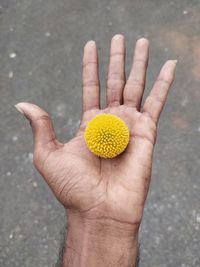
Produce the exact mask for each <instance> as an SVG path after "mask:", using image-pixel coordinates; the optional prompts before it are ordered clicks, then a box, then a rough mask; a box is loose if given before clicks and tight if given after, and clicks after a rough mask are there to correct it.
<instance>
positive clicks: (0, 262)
mask: <svg viewBox="0 0 200 267" xmlns="http://www.w3.org/2000/svg"><path fill="white" fill-rule="evenodd" d="M199 14H200V1H199V0H196V1H195V0H188V1H186V0H177V1H161V0H160V1H159V0H152V1H141V0H140V1H139V0H124V1H119V0H111V1H106V0H101V1H97V0H93V1H92V0H90V1H81V0H56V1H55V0H47V1H44V0H0V87H1V91H0V92H1V94H0V166H1V167H0V170H1V179H0V236H1V239H0V266H2V267H7V266H9V267H15V266H30V267H35V266H37V267H45V266H54V264H55V262H56V260H57V256H58V249H59V244H60V241H61V239H62V235H61V234H60V232H61V231H62V230H63V227H64V225H65V219H64V211H63V209H62V207H61V206H60V205H59V204H58V203H57V201H56V200H55V199H54V197H53V196H52V193H51V192H50V191H49V189H48V187H47V185H46V184H45V182H44V181H43V179H42V178H41V177H40V175H39V174H38V173H37V172H36V171H35V170H34V168H33V165H32V135H31V130H30V127H29V125H28V123H27V121H25V119H24V118H23V117H22V116H21V115H20V114H19V113H18V112H17V111H15V109H14V107H13V105H14V104H16V103H17V102H19V101H30V102H33V103H37V104H38V105H40V106H41V107H43V108H44V109H46V110H47V111H48V112H49V113H50V114H51V116H52V118H53V120H54V123H55V128H56V131H57V134H58V136H59V138H60V139H61V140H63V141H64V140H68V139H69V138H70V137H71V136H72V134H73V132H74V130H75V129H76V127H77V125H78V123H79V116H80V111H81V65H80V64H81V57H82V50H83V46H84V44H85V42H86V41H87V40H89V39H94V40H96V41H97V43H98V46H99V49H100V64H101V77H102V88H105V75H106V70H107V62H108V51H109V42H110V39H111V37H112V36H113V35H114V34H116V33H122V34H124V35H125V37H126V41H127V72H128V70H129V69H130V63H131V58H132V50H133V43H134V42H135V41H136V40H137V38H138V37H140V36H144V37H147V38H149V40H150V42H151V56H150V64H149V70H148V83H147V88H146V92H148V91H149V89H150V88H151V86H152V83H153V81H154V79H155V77H156V75H157V73H158V71H159V68H160V67H161V65H162V64H163V62H164V61H165V60H166V59H171V58H172V59H178V60H179V65H178V71H177V78H176V81H175V83H174V86H173V89H172V91H171V93H170V96H169V99H168V104H167V107H166V108H165V110H164V112H163V115H162V121H161V123H160V126H159V135H158V142H157V146H156V151H155V156H154V169H153V175H152V184H151V189H150V193H149V197H148V200H147V205H146V209H145V215H144V218H143V224H142V228H141V235H140V240H141V265H140V266H141V267H198V266H200V253H199V249H200V247H199V246H200V194H199V192H200V170H199V166H200V102H199V101H200V100H199V99H200V32H199V25H200V16H199ZM102 97H103V95H102Z"/></svg>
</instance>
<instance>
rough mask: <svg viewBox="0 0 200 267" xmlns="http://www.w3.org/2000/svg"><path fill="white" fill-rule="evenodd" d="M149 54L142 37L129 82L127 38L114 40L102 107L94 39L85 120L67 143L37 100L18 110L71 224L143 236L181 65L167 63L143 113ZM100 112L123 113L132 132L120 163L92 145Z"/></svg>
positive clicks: (87, 61) (87, 65) (86, 73)
mask: <svg viewBox="0 0 200 267" xmlns="http://www.w3.org/2000/svg"><path fill="white" fill-rule="evenodd" d="M148 54H149V43H148V41H147V40H146V39H143V38H142V39H140V40H138V41H137V43H136V47H135V53H134V59H133V65H132V69H131V72H130V75H129V78H128V79H127V81H126V79H125V69H124V67H125V63H124V61H125V44H124V38H123V36H121V35H116V36H114V37H113V39H112V42H111V49H110V63H109V70H108V79H107V107H106V108H105V109H101V108H100V96H99V95H100V85H99V76H98V55H97V48H96V45H95V42H93V41H90V42H88V43H87V44H86V46H85V48H84V56H83V114H82V120H81V124H80V128H79V130H78V132H77V133H76V136H75V137H74V138H73V139H72V140H71V141H69V142H68V143H66V144H62V143H60V142H59V141H58V140H57V138H56V135H55V132H54V129H53V125H52V121H51V119H50V117H49V116H48V114H47V113H46V112H45V111H43V110H42V109H40V108H39V107H37V106H35V105H33V104H29V103H19V104H17V105H16V107H17V109H18V110H20V111H21V112H22V113H23V114H24V115H25V116H26V118H28V119H29V121H30V123H31V126H32V130H33V136H34V141H35V142H34V143H35V145H34V164H35V166H36V168H37V169H38V171H39V172H40V173H41V174H42V176H43V177H44V178H45V180H46V182H47V183H48V185H49V186H50V188H51V189H52V191H53V192H54V194H55V196H56V197H57V199H58V200H59V201H60V202H61V203H62V204H63V206H64V207H65V208H66V210H67V213H68V216H69V222H74V221H76V222H77V220H78V221H80V222H82V221H87V222H88V225H93V224H94V225H98V223H99V225H101V227H104V226H105V225H106V227H107V226H108V225H109V227H110V228H112V227H113V228H112V229H114V227H115V225H116V229H118V230H116V234H119V229H120V235H121V234H122V235H123V234H124V235H126V233H127V232H126V231H125V230H126V229H128V231H132V233H134V234H133V235H137V231H138V228H139V225H140V222H141V219H142V215H143V209H144V203H145V199H146V196H147V192H148V189H149V183H150V177H151V167H152V154H153V148H154V145H155V141H156V131H157V123H158V119H159V116H160V113H161V111H162V109H163V106H164V104H165V101H166V98H167V94H168V91H169V88H170V86H171V84H172V82H173V79H174V73H175V68H176V63H177V61H175V60H169V61H167V62H166V63H165V64H164V66H163V67H162V69H161V71H160V74H159V75H158V78H157V80H156V82H155V84H154V86H153V88H152V90H151V92H150V94H149V96H148V97H147V98H146V100H145V102H144V105H143V107H142V108H141V101H142V97H143V91H144V86H145V77H146V69H147V64H148ZM99 113H112V114H115V115H117V116H119V117H120V118H122V119H123V120H124V121H125V122H126V124H127V125H128V127H129V130H130V142H129V145H128V147H127V149H126V150H125V152H123V153H122V154H121V155H119V156H118V157H116V158H113V159H103V158H99V157H96V156H95V155H93V154H92V153H91V152H90V151H89V150H88V148H87V146H86V144H85V141H84V136H83V135H84V130H85V127H86V125H87V123H88V122H89V121H90V120H91V119H92V118H93V117H94V116H96V115H97V114H99ZM119 225H120V226H121V227H119ZM95 227H96V226H94V228H95ZM111 231H112V230H111ZM96 232H98V231H96ZM121 232H122V233H121ZM123 232H124V233H123ZM129 235H130V232H129Z"/></svg>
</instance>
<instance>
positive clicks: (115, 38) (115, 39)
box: [113, 33, 124, 41]
mask: <svg viewBox="0 0 200 267" xmlns="http://www.w3.org/2000/svg"><path fill="white" fill-rule="evenodd" d="M122 39H124V36H123V35H122V34H120V33H118V34H115V35H114V36H113V40H114V41H117V40H122Z"/></svg>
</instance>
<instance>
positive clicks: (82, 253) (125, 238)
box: [63, 215, 138, 267]
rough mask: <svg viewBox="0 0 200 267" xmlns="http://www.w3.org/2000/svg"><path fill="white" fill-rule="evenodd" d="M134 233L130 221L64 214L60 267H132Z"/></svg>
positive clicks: (136, 236) (135, 244) (134, 245)
mask: <svg viewBox="0 0 200 267" xmlns="http://www.w3.org/2000/svg"><path fill="white" fill-rule="evenodd" d="M137 254H138V235H137V231H135V229H134V230H133V226H132V225H125V226H124V224H123V223H120V222H112V221H110V220H109V221H108V220H106V219H102V221H98V222H95V221H93V220H91V221H87V222H86V221H85V220H82V219H80V217H79V216H76V215H75V216H69V217H68V233H67V238H66V243H65V251H64V257H63V267H79V266H81V267H85V266H87V267H102V266H104V267H107V266H109V267H118V266H119V267H121V266H123V267H136V262H137Z"/></svg>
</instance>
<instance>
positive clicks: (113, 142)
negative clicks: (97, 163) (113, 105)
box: [84, 114, 129, 158]
mask: <svg viewBox="0 0 200 267" xmlns="http://www.w3.org/2000/svg"><path fill="white" fill-rule="evenodd" d="M84 138H85V142H86V144H87V147H88V149H89V150H90V151H91V152H92V153H94V154H95V155H96V156H99V157H102V158H114V157H116V156H118V155H119V154H121V153H122V152H123V151H124V150H125V149H126V147H127V145H128V142H129V129H128V126H127V125H126V124H125V122H124V121H123V120H122V119H120V118H119V117H117V116H115V115H112V114H99V115H97V116H95V117H94V118H93V119H92V120H91V121H89V123H88V124H87V127H86V129H85V133H84Z"/></svg>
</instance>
